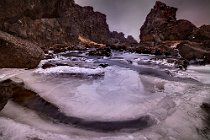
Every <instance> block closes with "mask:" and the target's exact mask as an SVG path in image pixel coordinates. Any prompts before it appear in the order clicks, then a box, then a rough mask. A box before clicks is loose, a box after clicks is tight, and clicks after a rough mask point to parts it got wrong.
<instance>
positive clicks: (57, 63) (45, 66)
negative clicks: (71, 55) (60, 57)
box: [42, 62, 71, 69]
mask: <svg viewBox="0 0 210 140" xmlns="http://www.w3.org/2000/svg"><path fill="white" fill-rule="evenodd" d="M57 66H71V65H69V64H65V63H59V62H47V63H45V64H43V65H42V68H43V69H48V68H52V67H57Z"/></svg>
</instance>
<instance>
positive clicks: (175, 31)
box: [140, 1, 196, 43]
mask: <svg viewBox="0 0 210 140" xmlns="http://www.w3.org/2000/svg"><path fill="white" fill-rule="evenodd" d="M176 11H177V8H174V7H169V6H167V5H166V4H164V3H162V2H159V1H157V2H156V4H155V6H154V8H153V9H152V10H151V11H150V13H149V14H148V15H147V17H146V21H145V22H144V24H143V26H142V27H141V29H140V40H141V42H156V43H160V42H162V41H167V40H170V41H172V40H187V39H188V38H189V36H190V35H191V33H192V32H193V30H195V29H196V27H195V26H194V25H193V24H192V23H191V22H189V21H187V20H176Z"/></svg>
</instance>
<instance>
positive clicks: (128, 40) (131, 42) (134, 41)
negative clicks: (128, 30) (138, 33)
mask: <svg viewBox="0 0 210 140" xmlns="http://www.w3.org/2000/svg"><path fill="white" fill-rule="evenodd" d="M127 43H129V44H137V43H138V42H137V41H136V40H135V39H134V37H133V36H132V35H129V36H128V37H127Z"/></svg>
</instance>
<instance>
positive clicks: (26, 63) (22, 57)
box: [0, 31, 44, 68]
mask: <svg viewBox="0 0 210 140" xmlns="http://www.w3.org/2000/svg"><path fill="white" fill-rule="evenodd" d="M43 58H44V52H43V51H42V49H41V48H39V47H38V46H37V45H35V44H33V43H31V42H29V41H27V40H24V39H21V38H18V37H15V36H12V35H10V34H8V33H5V32H2V31H0V68H35V67H37V65H38V64H39V62H40V61H41V60H42V59H43Z"/></svg>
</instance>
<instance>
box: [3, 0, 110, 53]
mask: <svg viewBox="0 0 210 140" xmlns="http://www.w3.org/2000/svg"><path fill="white" fill-rule="evenodd" d="M0 30H3V31H5V32H8V33H10V34H12V35H14V36H18V37H21V38H24V39H27V40H29V41H31V42H33V43H36V44H37V45H39V46H40V47H41V48H42V49H43V50H44V51H46V52H47V51H48V50H49V48H56V49H58V48H59V47H60V48H62V49H63V48H67V49H71V48H73V46H76V45H77V44H78V42H79V40H78V37H79V35H81V36H84V37H86V38H88V39H90V40H93V41H95V42H97V43H106V42H107V40H108V38H109V27H108V24H107V23H106V15H104V14H102V13H99V12H95V11H94V10H93V8H92V7H89V6H88V7H81V6H79V5H77V4H75V2H74V0H28V1H25V0H20V1H16V0H2V1H1V2H0ZM73 49H75V48H73Z"/></svg>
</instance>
